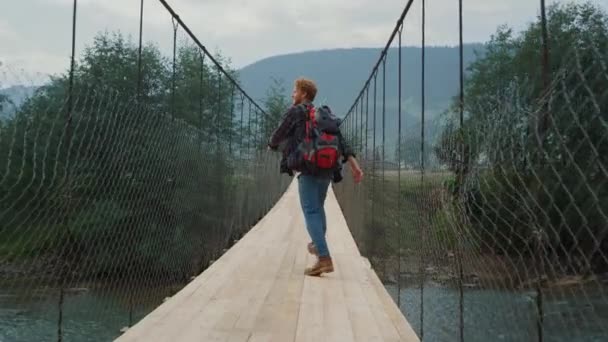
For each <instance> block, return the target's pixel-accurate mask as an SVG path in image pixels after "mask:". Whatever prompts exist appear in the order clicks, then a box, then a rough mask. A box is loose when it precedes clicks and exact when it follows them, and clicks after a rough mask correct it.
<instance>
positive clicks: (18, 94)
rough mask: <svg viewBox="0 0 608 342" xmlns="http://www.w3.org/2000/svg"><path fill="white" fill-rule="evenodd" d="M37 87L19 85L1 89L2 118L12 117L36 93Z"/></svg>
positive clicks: (0, 111) (0, 117)
mask: <svg viewBox="0 0 608 342" xmlns="http://www.w3.org/2000/svg"><path fill="white" fill-rule="evenodd" d="M36 88H37V87H35V86H22V85H17V86H12V87H8V88H4V89H0V119H6V118H9V117H11V116H12V115H13V113H14V112H15V111H16V110H17V108H19V106H21V105H22V104H23V102H25V100H26V99H27V98H28V97H30V96H32V95H33V94H34V91H36ZM2 100H3V101H2Z"/></svg>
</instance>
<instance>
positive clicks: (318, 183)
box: [298, 174, 331, 257]
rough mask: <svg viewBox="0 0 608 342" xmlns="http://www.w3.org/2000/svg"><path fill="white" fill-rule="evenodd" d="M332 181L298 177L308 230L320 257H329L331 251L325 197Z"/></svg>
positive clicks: (301, 202)
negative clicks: (328, 246) (326, 236)
mask: <svg viewBox="0 0 608 342" xmlns="http://www.w3.org/2000/svg"><path fill="white" fill-rule="evenodd" d="M329 183H331V180H330V179H329V178H318V177H313V176H309V175H303V174H301V175H300V176H298V189H299V193H300V204H301V205H302V211H303V212H304V219H305V221H306V229H307V230H308V235H310V238H311V240H312V243H313V244H314V245H315V247H316V248H317V252H318V253H319V257H328V256H329V249H328V248H327V240H326V239H325V234H326V232H327V219H326V218H325V207H324V205H325V197H326V195H327V189H328V188H329Z"/></svg>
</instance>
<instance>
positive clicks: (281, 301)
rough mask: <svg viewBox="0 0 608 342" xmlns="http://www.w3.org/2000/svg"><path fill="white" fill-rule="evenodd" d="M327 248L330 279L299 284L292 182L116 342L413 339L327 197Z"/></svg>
mask: <svg viewBox="0 0 608 342" xmlns="http://www.w3.org/2000/svg"><path fill="white" fill-rule="evenodd" d="M326 208H327V220H328V226H329V228H328V240H329V245H330V248H331V252H332V256H333V258H334V263H335V269H336V270H335V272H334V273H332V274H329V275H325V276H323V277H321V278H311V277H305V276H304V273H303V272H304V268H305V267H306V266H308V265H311V264H312V263H313V262H314V257H313V256H311V255H309V254H308V253H307V251H306V243H308V241H309V238H308V234H307V233H306V229H305V227H304V219H303V216H302V213H301V211H300V204H299V200H298V196H297V182H294V183H293V184H292V185H291V186H290V188H289V189H288V191H287V192H286V194H285V195H284V196H283V198H282V199H281V200H280V201H279V202H278V203H277V204H276V205H275V207H274V208H273V209H272V210H271V211H270V213H269V214H268V215H266V216H265V217H264V218H263V219H262V220H261V221H260V222H259V223H258V224H257V225H256V226H255V227H254V228H253V229H252V230H251V231H250V232H249V233H248V234H247V235H246V236H245V237H243V239H241V241H239V242H238V243H237V244H236V245H235V246H234V247H233V248H231V249H230V250H229V251H228V252H227V253H225V254H224V255H223V256H222V257H221V258H220V259H219V260H218V261H217V262H215V263H214V264H213V265H212V266H211V267H210V268H208V269H207V270H206V271H205V272H203V274H201V275H200V276H199V277H197V278H196V279H194V280H193V281H192V282H191V283H190V284H188V285H187V286H186V287H185V288H184V289H183V290H182V291H180V292H179V293H177V294H176V295H175V296H173V297H172V298H170V299H169V300H168V301H166V302H165V303H163V304H162V305H161V306H160V307H158V308H157V309H156V310H154V311H153V312H152V313H150V314H149V315H148V316H146V317H145V318H144V319H142V320H141V321H140V322H139V323H138V324H136V325H135V326H134V327H132V328H131V329H130V330H129V331H127V332H126V333H125V334H123V335H122V336H121V337H119V338H118V339H117V341H170V342H175V341H218V342H219V341H221V342H256V341H264V342H269V341H270V342H273V341H277V342H284V341H315V342H318V341H328V342H329V341H331V342H333V341H336V342H337V341H340V342H342V341H344V342H346V341H365V342H368V341H418V338H417V337H416V335H415V334H414V332H413V330H412V329H411V327H410V326H409V324H408V323H407V321H406V320H405V318H404V317H403V315H402V314H401V313H400V312H399V310H398V308H397V307H396V305H395V303H394V302H393V301H392V299H391V298H390V296H389V295H388V293H387V292H386V290H385V289H384V287H383V286H382V284H381V283H380V281H379V280H378V278H377V276H376V274H375V273H374V272H373V270H371V269H369V267H367V266H366V265H365V264H364V262H363V259H362V257H361V255H360V254H359V251H358V250H357V247H356V244H355V242H354V239H353V238H352V235H351V234H350V232H349V230H348V227H347V225H346V222H345V220H344V217H343V216H342V212H341V211H340V208H339V205H338V203H337V201H336V198H335V195H334V194H333V192H332V191H330V192H329V193H328V197H327V203H326Z"/></svg>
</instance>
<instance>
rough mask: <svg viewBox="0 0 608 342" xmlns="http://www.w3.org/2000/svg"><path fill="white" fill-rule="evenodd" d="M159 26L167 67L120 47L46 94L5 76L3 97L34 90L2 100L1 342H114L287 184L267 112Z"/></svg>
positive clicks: (98, 54)
mask: <svg viewBox="0 0 608 342" xmlns="http://www.w3.org/2000/svg"><path fill="white" fill-rule="evenodd" d="M142 5H143V2H142ZM157 10H158V11H160V12H159V13H155V14H154V16H165V18H166V19H167V24H168V26H169V27H171V28H172V31H173V32H171V33H172V34H171V35H170V36H168V37H167V40H168V41H169V42H171V43H172V44H173V50H172V52H170V53H169V55H166V54H165V53H164V52H162V51H161V49H159V48H158V47H157V46H156V45H155V44H154V43H155V42H150V43H141V44H138V43H136V42H132V41H131V40H129V39H126V38H125V37H124V35H123V34H122V33H121V32H120V31H115V32H111V33H109V32H100V33H98V34H97V35H96V36H95V37H94V38H93V39H92V40H91V41H90V42H88V47H87V48H86V49H83V51H82V52H80V53H78V54H76V55H75V57H74V64H73V67H72V68H70V71H69V72H67V73H65V74H60V75H57V76H55V77H53V78H50V79H46V81H44V82H42V84H41V85H40V82H39V77H38V78H36V81H38V82H36V83H37V84H34V82H33V81H32V80H33V78H32V77H29V76H28V75H27V74H26V73H25V72H23V71H21V70H16V69H14V68H11V66H9V65H2V66H0V75H2V76H1V77H2V78H1V79H0V81H2V82H3V83H7V82H11V83H13V84H19V85H21V86H22V87H16V88H13V89H17V90H20V91H21V94H20V96H15V94H12V95H13V96H11V97H10V98H9V97H0V111H1V112H2V116H1V117H0V222H1V223H0V276H1V277H0V306H1V307H2V310H1V311H0V312H1V317H0V324H1V325H0V340H3V341H5V340H6V341H34V340H35V341H48V340H64V341H85V340H91V341H99V340H111V339H113V338H115V337H117V336H118V335H119V334H120V330H121V329H122V328H124V327H128V326H131V325H133V324H135V323H136V322H137V321H138V320H139V319H141V318H142V317H143V316H145V315H146V314H147V313H148V312H150V311H151V310H153V309H154V308H155V307H157V306H158V305H159V304H161V303H162V302H163V300H164V299H165V298H166V297H169V296H172V295H173V294H174V293H176V292H177V291H179V289H181V288H182V287H183V286H185V285H186V284H187V283H188V282H189V281H191V280H192V279H193V277H195V276H197V275H198V274H200V273H201V272H202V271H203V270H205V269H206V267H208V266H209V265H210V264H211V263H213V262H214V260H217V259H218V258H219V257H220V256H221V255H222V254H223V253H224V252H225V250H226V249H227V248H229V247H230V246H232V245H233V244H234V243H235V242H236V241H238V239H240V238H241V237H242V236H243V235H244V234H245V233H246V232H247V231H248V229H249V228H250V227H252V226H253V225H254V224H255V223H256V222H257V221H258V220H259V219H260V218H261V217H263V215H264V214H265V213H266V212H267V211H268V210H269V209H270V208H271V207H272V205H273V204H274V203H275V201H276V200H277V199H278V198H279V196H280V195H281V194H282V193H283V191H284V190H285V189H286V187H287V185H288V183H289V178H287V177H283V178H280V177H278V176H277V175H278V172H279V166H278V158H277V156H276V154H270V153H267V152H265V150H264V149H263V146H265V144H264V139H265V137H264V136H263V134H264V133H263V131H264V130H265V129H263V127H265V126H267V125H268V124H267V123H266V122H265V112H264V110H263V109H262V108H260V107H259V106H258V105H257V103H255V102H254V101H253V100H252V99H251V98H250V97H249V96H248V95H247V94H246V93H244V92H243V91H242V90H241V89H240V87H238V84H237V83H236V82H235V81H234V78H235V73H234V71H231V70H227V69H228V67H227V66H226V65H227V64H226V63H224V62H223V61H222V60H221V58H219V57H215V58H214V57H213V56H212V55H211V54H210V53H208V52H207V50H206V49H204V47H203V46H202V45H200V43H199V42H198V41H195V40H193V36H191V33H190V32H189V31H188V30H186V28H185V25H184V24H183V23H181V22H178V21H177V20H175V18H173V15H172V14H171V13H169V12H166V11H165V9H164V8H160V7H159V8H157ZM149 14H150V13H149ZM151 16H152V15H151ZM172 18H173V25H171V20H172ZM76 27H77V26H74V31H76ZM23 86H26V87H23Z"/></svg>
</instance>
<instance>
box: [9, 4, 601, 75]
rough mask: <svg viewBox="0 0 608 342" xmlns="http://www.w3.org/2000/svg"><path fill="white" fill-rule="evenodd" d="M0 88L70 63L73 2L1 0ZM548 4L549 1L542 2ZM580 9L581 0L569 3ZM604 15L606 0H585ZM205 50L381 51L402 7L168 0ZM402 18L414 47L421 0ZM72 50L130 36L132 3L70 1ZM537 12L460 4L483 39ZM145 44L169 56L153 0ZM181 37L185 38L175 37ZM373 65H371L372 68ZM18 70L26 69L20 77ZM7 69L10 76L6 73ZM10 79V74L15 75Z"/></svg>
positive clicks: (260, 54) (431, 8)
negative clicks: (106, 35) (103, 37)
mask: <svg viewBox="0 0 608 342" xmlns="http://www.w3.org/2000/svg"><path fill="white" fill-rule="evenodd" d="M0 1H1V4H0V63H3V64H4V66H3V67H0V72H3V74H0V83H4V85H5V86H6V85H7V83H14V82H17V81H18V80H14V79H13V80H12V79H11V78H19V77H25V76H23V75H27V76H28V77H30V78H35V73H43V74H46V73H55V72H61V71H63V70H65V69H66V68H67V67H68V65H69V54H70V39H71V15H72V0H13V1H11V0H0ZM547 1H548V4H552V3H555V2H556V1H562V2H563V1H566V0H547ZM574 1H575V2H583V0H574ZM591 1H593V2H595V3H597V4H600V5H601V6H602V7H604V8H608V0H591ZM168 2H169V3H170V4H171V5H172V6H173V7H174V9H175V10H176V11H177V12H178V13H179V14H180V16H181V18H182V19H183V20H184V21H185V22H186V24H187V25H189V26H190V28H191V29H192V31H194V33H195V34H196V35H197V36H198V37H199V39H200V40H201V41H202V43H203V44H205V45H206V46H207V47H208V48H209V49H210V50H211V51H221V52H222V54H224V55H226V56H228V57H230V59H231V61H232V62H233V66H234V67H237V68H240V67H243V66H245V65H247V64H250V63H253V62H255V61H257V60H260V59H262V58H265V57H269V56H273V55H277V54H285V53H291V52H299V51H304V50H314V49H326V48H350V47H379V46H383V45H384V44H385V43H386V40H387V39H388V36H389V34H390V32H391V30H392V28H393V27H394V24H395V22H396V20H397V19H398V17H399V14H400V13H401V11H402V10H403V8H404V6H405V3H406V2H407V1H406V0H306V1H304V0H298V1H295V0H249V1H248V0H169V1H168ZM414 3H415V5H414V6H413V7H412V8H411V11H410V13H409V14H408V16H407V18H406V28H405V31H404V45H419V43H420V23H421V21H420V17H421V16H420V14H421V7H420V3H421V0H415V1H414ZM78 4H79V7H78V24H77V25H78V26H77V27H78V34H77V49H78V50H79V51H81V50H82V49H83V47H84V46H85V45H86V44H89V43H90V42H91V39H92V37H93V36H94V35H95V34H96V33H97V32H99V31H103V30H109V31H113V30H121V31H123V32H125V33H127V34H131V35H133V37H134V39H137V38H136V36H137V32H138V26H139V21H138V15H139V0H80V1H78ZM457 10H458V1H457V0H427V41H428V44H441V45H454V44H456V43H457V41H458V18H457V13H458V11H457ZM538 13H539V1H537V0H510V1H504V0H500V1H499V0H464V18H465V24H464V37H465V38H464V39H465V41H466V42H482V41H485V40H487V39H488V38H489V37H490V35H491V34H492V33H493V32H494V31H495V30H496V27H497V26H498V25H500V24H508V25H510V26H513V27H515V28H517V29H521V28H523V27H525V25H526V24H527V23H528V22H530V21H531V20H533V19H534V17H535V16H536V15H538ZM144 17H145V20H144V39H145V40H146V41H154V42H155V43H157V44H158V46H160V47H161V49H162V50H163V51H164V52H166V53H169V52H170V51H171V47H172V24H171V19H170V16H169V15H168V13H167V12H166V11H165V10H164V9H163V8H162V6H161V5H160V3H159V2H158V1H157V0H145V7H144ZM180 37H183V33H182V32H180ZM370 67H371V66H370ZM21 69H23V70H25V72H22V71H20V70H21ZM7 70H9V71H8V72H7ZM15 75H17V76H15Z"/></svg>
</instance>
